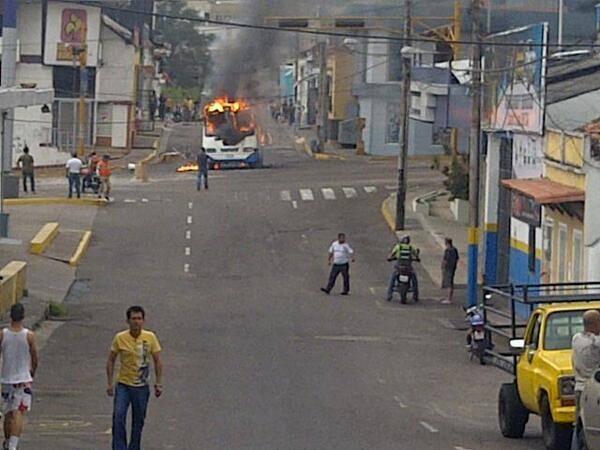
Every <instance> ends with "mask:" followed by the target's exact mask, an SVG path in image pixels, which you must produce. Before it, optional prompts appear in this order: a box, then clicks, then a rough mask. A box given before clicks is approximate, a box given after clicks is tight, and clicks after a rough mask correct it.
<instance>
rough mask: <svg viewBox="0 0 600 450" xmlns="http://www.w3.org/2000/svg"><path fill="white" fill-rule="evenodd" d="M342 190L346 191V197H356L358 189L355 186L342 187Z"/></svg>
mask: <svg viewBox="0 0 600 450" xmlns="http://www.w3.org/2000/svg"><path fill="white" fill-rule="evenodd" d="M342 191H344V195H345V196H346V198H354V197H356V189H354V188H348V187H345V188H342Z"/></svg>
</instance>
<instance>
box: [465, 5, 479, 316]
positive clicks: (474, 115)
mask: <svg viewBox="0 0 600 450" xmlns="http://www.w3.org/2000/svg"><path fill="white" fill-rule="evenodd" d="M480 2H481V0H471V8H470V9H471V18H472V21H473V25H472V27H471V29H472V31H471V41H472V42H474V44H473V48H472V63H471V64H472V70H471V73H472V74H473V75H472V81H471V83H472V87H471V88H472V102H473V103H472V104H471V120H472V122H471V135H470V138H469V236H468V237H469V240H468V242H469V249H468V256H469V265H468V303H469V306H473V305H476V304H477V294H478V281H477V275H478V272H479V270H478V269H479V266H478V257H479V176H480V148H481V147H480V144H481V75H482V74H481V26H480V20H481V4H480Z"/></svg>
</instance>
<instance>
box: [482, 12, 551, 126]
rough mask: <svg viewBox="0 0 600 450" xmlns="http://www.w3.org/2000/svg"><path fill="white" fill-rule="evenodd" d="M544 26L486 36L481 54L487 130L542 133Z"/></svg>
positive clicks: (537, 25) (544, 86) (545, 50)
mask: <svg viewBox="0 0 600 450" xmlns="http://www.w3.org/2000/svg"><path fill="white" fill-rule="evenodd" d="M547 42H548V24H547V23H540V24H535V25H528V26H526V27H521V28H517V29H513V30H509V31H505V32H502V33H498V34H494V35H491V36H489V37H488V39H487V42H486V44H485V46H484V49H483V52H484V53H483V54H484V68H485V70H484V101H485V108H486V111H485V112H486V117H485V118H484V121H485V122H487V123H486V125H487V128H488V129H490V130H496V131H499V130H511V131H520V132H527V133H535V134H539V135H541V134H543V126H544V111H545V92H546V56H547Z"/></svg>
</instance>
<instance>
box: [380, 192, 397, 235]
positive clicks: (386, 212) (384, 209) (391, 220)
mask: <svg viewBox="0 0 600 450" xmlns="http://www.w3.org/2000/svg"><path fill="white" fill-rule="evenodd" d="M393 198H394V197H393V196H392V195H390V196H388V197H387V198H386V199H385V200H384V201H383V202H382V203H381V214H382V215H383V218H384V219H385V222H386V223H387V225H388V227H389V228H390V231H391V232H392V233H394V234H395V233H396V218H395V217H394V214H393V213H392V211H391V208H390V206H389V204H390V202H391V201H392V199H393Z"/></svg>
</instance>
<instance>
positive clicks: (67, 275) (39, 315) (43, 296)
mask: <svg viewBox="0 0 600 450" xmlns="http://www.w3.org/2000/svg"><path fill="white" fill-rule="evenodd" d="M7 212H8V213H9V214H10V233H9V239H0V267H4V266H5V265H6V264H8V263H9V262H10V261H15V260H16V261H25V262H27V289H28V291H29V296H28V297H26V298H25V299H24V300H23V304H24V305H25V308H26V310H27V319H26V326H27V327H32V328H35V327H36V326H37V325H39V323H40V322H41V321H43V320H44V319H45V318H46V312H47V309H48V305H49V304H50V303H58V304H59V303H62V302H63V300H64V299H65V297H66V296H67V294H68V292H69V289H70V288H71V285H72V284H73V282H74V281H75V279H76V276H77V268H76V267H72V266H70V265H69V264H67V263H65V262H61V261H56V260H53V259H50V258H48V257H46V256H39V255H32V254H30V253H29V241H30V240H31V239H32V238H33V236H34V235H35V234H36V233H37V232H38V231H39V230H40V229H41V228H42V226H43V225H44V224H46V223H47V222H59V223H60V228H61V229H62V230H65V231H66V230H91V229H92V228H93V223H94V219H95V217H96V212H97V207H94V206H75V205H73V206H71V205H64V206H61V207H60V208H57V207H56V206H55V205H45V206H44V205H41V206H40V205H36V206H18V207H8V208H7ZM6 320H7V317H1V318H0V323H5V321H6Z"/></svg>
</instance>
